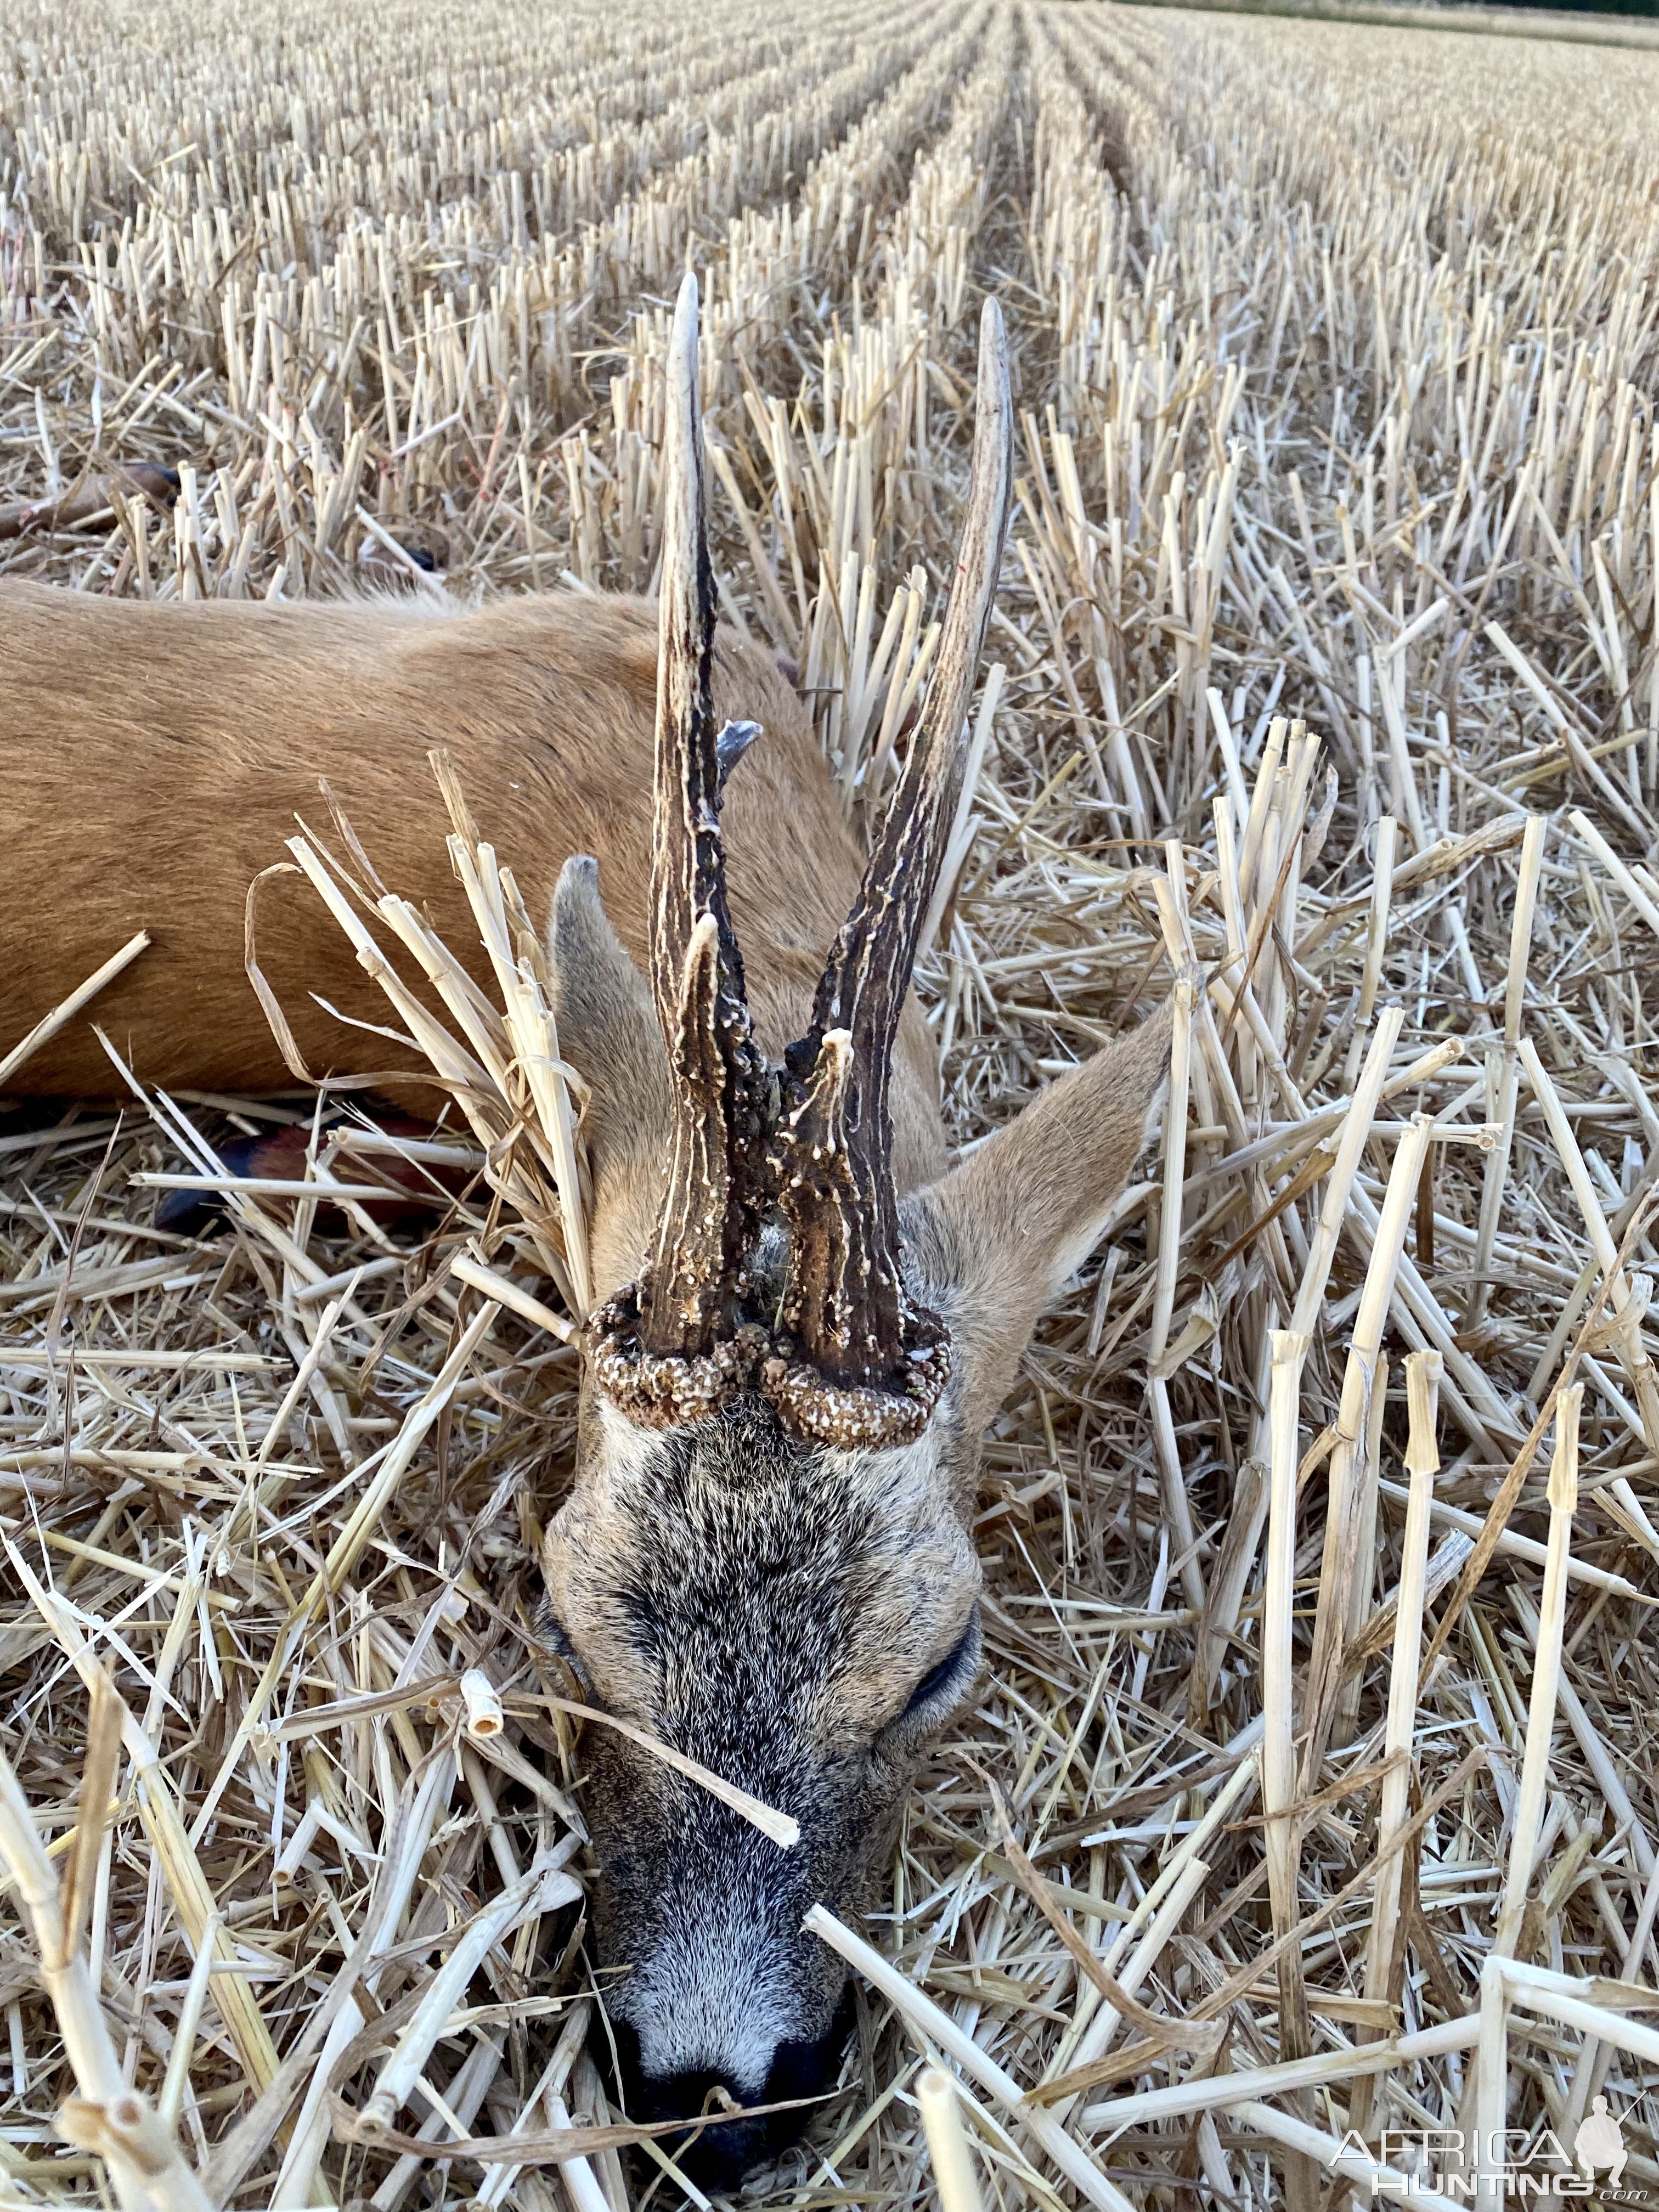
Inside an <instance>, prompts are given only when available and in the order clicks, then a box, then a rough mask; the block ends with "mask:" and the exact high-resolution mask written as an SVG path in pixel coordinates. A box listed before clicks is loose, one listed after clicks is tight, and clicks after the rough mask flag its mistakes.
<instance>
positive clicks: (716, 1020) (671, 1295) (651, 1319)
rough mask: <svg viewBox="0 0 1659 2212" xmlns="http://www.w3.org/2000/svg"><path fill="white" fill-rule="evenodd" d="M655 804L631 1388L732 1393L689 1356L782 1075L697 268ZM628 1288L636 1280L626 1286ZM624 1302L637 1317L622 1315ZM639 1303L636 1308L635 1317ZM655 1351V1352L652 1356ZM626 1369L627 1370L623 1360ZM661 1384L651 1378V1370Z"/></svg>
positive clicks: (722, 1314)
mask: <svg viewBox="0 0 1659 2212" xmlns="http://www.w3.org/2000/svg"><path fill="white" fill-rule="evenodd" d="M663 477H664V490H665V499H664V513H663V544H662V574H661V583H660V598H659V630H658V663H657V744H656V776H655V819H654V825H653V841H652V865H651V902H652V904H651V987H652V994H653V997H654V999H655V1000H656V1006H657V1017H658V1020H659V1023H660V1024H661V1027H662V1033H663V1037H664V1040H665V1042H666V1045H667V1048H668V1059H669V1067H670V1074H671V1083H672V1089H673V1099H674V1120H673V1131H672V1145H671V1153H670V1158H669V1163H668V1181H667V1188H666V1190H665V1194H664V1199H663V1205H662V1211H661V1212H660V1214H659V1217H658V1222H657V1229H656V1234H655V1236H654V1237H653V1242H652V1246H651V1250H650V1254H649V1256H648V1258H647V1261H646V1264H645V1267H644V1269H643V1271H642V1273H641V1277H640V1280H639V1284H638V1285H637V1289H636V1291H635V1294H634V1296H635V1300H636V1305H637V1324H636V1325H637V1353H636V1354H635V1356H634V1362H633V1364H634V1370H635V1371H634V1375H633V1381H632V1387H631V1388H630V1391H629V1395H631V1396H638V1395H639V1394H640V1392H641V1390H645V1391H646V1392H647V1395H650V1392H651V1389H652V1388H653V1387H654V1389H655V1390H656V1395H662V1394H663V1393H664V1392H666V1393H667V1396H668V1398H669V1400H670V1401H672V1403H671V1405H670V1406H668V1407H665V1409H664V1410H665V1411H672V1410H675V1409H676V1408H677V1407H678V1406H679V1404H680V1403H681V1401H685V1400H686V1398H687V1393H688V1389H689V1390H690V1398H691V1399H692V1400H693V1401H698V1402H701V1401H702V1399H703V1398H705V1397H709V1396H710V1395H711V1394H712V1400H711V1402H718V1399H719V1396H720V1395H721V1383H720V1377H719V1376H715V1375H714V1374H713V1373H709V1374H705V1375H703V1376H702V1382H701V1383H695V1382H694V1378H693V1377H692V1376H689V1375H688V1374H687V1373H685V1372H684V1371H682V1370H683V1369H684V1364H685V1363H688V1362H690V1363H691V1364H692V1365H693V1367H697V1366H700V1365H701V1364H704V1363H708V1362H709V1361H711V1360H714V1361H715V1364H717V1365H718V1366H719V1367H720V1370H722V1373H723V1372H724V1370H725V1368H726V1366H727V1364H729V1363H728V1362H727V1361H726V1359H724V1358H717V1355H719V1354H720V1352H721V1351H722V1348H723V1347H726V1346H729V1344H730V1341H731V1340H732V1338H733V1336H734V1334H736V1331H737V1329H738V1309H739V1307H740V1304H741V1302H742V1298H743V1295H744V1289H745V1286H746V1284H747V1279H748V1268H749V1263H750V1259H751V1257H752V1255H753V1253H754V1249H755V1246H756V1243H757V1238H758V1235H759V1231H760V1226H761V1220H762V1217H763V1214H764V1212H765V1211H766V1205H767V1200H766V1197H765V1194H764V1190H763V1188H762V1182H761V1176H762V1163H763V1152H764V1146H765V1139H766V1134H767V1130H768V1127H769V1122H770V1120H771V1101H772V1097H773V1095H774V1085H773V1078H772V1076H771V1073H770V1071H769V1068H768V1066H767V1065H766V1061H765V1060H764V1058H763V1056H762V1054H761V1053H760V1051H759V1049H758V1048H757V1046H756V1044H755V1042H754V1039H753V1037H752V1036H751V1034H750V1024H749V1009H748V1006H747V1003H746V1001H745V999H744V981H743V960H742V956H741V955H740V953H739V952H738V942H737V938H736V936H735V934H734V933H733V931H732V917H731V914H730V911H729V909H728V908H727V905H726V854H725V848H724V844H723V842H722V839H721V836H720V794H721V787H722V785H723V783H724V781H725V779H726V770H727V769H729V767H730V766H731V765H732V762H733V761H734V760H735V759H736V757H737V756H738V753H740V752H741V750H742V749H743V745H744V743H745V742H746V741H747V738H749V737H750V736H752V735H753V730H752V727H751V726H749V725H742V726H738V727H737V728H735V729H734V731H733V732H731V733H727V732H721V731H720V730H718V729H717V728H716V726H715V721H714V684H713V671H714V612H715V594H714V570H713V568H712V567H711V565H710V562H709V557H708V527H707V519H706V513H705V492H704V463H703V444H702V411H701V408H700V406H699V402H698V392H697V283H696V277H695V276H690V275H689V274H688V275H687V276H686V278H685V280H684V283H682V285H681V287H680V294H679V299H678V302H677V304H676V307H675V310H674V325H673V331H672V336H671V340H670V344H669V354H668V414H667V422H666V425H665V435H664V441H663ZM624 1295H626V1294H624ZM617 1318H622V1317H620V1316H618V1317H617ZM629 1318H631V1316H630V1317H629ZM639 1354H642V1355H643V1358H640V1357H638V1355H639ZM611 1367H612V1371H613V1376H615V1374H616V1373H617V1370H616V1364H615V1363H614V1362H613V1363H611ZM653 1376H654V1377H655V1384H654V1386H653V1384H652V1377H653Z"/></svg>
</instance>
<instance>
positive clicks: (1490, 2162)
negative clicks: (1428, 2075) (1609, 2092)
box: [1342, 2096, 1649, 2204]
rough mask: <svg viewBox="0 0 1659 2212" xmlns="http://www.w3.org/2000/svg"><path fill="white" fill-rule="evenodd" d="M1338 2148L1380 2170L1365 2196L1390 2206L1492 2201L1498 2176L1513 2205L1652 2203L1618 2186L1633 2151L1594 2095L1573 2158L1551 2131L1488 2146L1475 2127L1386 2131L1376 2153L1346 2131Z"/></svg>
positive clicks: (1501, 2138) (1498, 2136) (1499, 2135)
mask: <svg viewBox="0 0 1659 2212" xmlns="http://www.w3.org/2000/svg"><path fill="white" fill-rule="evenodd" d="M1342 2148H1343V2149H1344V2150H1345V2151H1346V2150H1352V2151H1357V2152H1358V2153H1359V2154H1361V2155H1362V2156H1364V2157H1366V2158H1368V2159H1375V2160H1376V2162H1377V2164H1378V2166H1381V2167H1382V2168H1383V2172H1380V2173H1378V2174H1377V2175H1376V2179H1375V2180H1374V2181H1372V2183H1371V2187H1370V2194H1371V2196H1372V2197H1373V2199H1375V2198H1377V2197H1386V2198H1388V2199H1389V2201H1390V2202H1392V2203H1401V2204H1409V2203H1427V2202H1428V2201H1429V2200H1430V2199H1431V2198H1434V2197H1439V2198H1442V2199H1444V2198H1446V2197H1450V2198H1451V2199H1452V2200H1453V2201H1454V2202H1468V2203H1474V2201H1475V2200H1476V2199H1477V2198H1481V2199H1490V2197H1492V2194H1493V2193H1494V2192H1493V2185H1494V2183H1495V2182H1496V2180H1497V2179H1498V2175H1499V2174H1501V2175H1502V2176H1503V2181H1504V2197H1505V2198H1506V2199H1507V2200H1508V2201H1510V2202H1514V2201H1516V2200H1518V2199H1522V2198H1525V2197H1597V2198H1599V2199H1600V2200H1601V2203H1618V2204H1639V2203H1646V2202H1648V2201H1649V2195H1648V2191H1645V2190H1638V2189H1626V2188H1624V2187H1622V2186H1621V2185H1622V2183H1623V2180H1624V2177H1625V2168H1626V2165H1627V2164H1628V2163H1629V2160H1630V2149H1629V2147H1628V2145H1627V2144H1626V2141H1625V2130H1624V2124H1623V2122H1622V2121H1621V2120H1620V2118H1618V2117H1617V2116H1616V2115H1615V2114H1614V2113H1613V2112H1610V2111H1609V2110H1608V2107H1607V2099H1606V2098H1605V2097H1603V2096H1598V2097H1596V2098H1595V2100H1594V2102H1593V2104H1592V2106H1591V2108H1590V2110H1589V2112H1587V2113H1586V2114H1585V2116H1584V2118H1583V2119H1582V2120H1581V2121H1580V2122H1579V2124H1578V2127H1577V2132H1576V2133H1575V2134H1574V2136H1573V2137H1572V2155H1571V2157H1569V2156H1568V2154H1567V2152H1566V2149H1565V2147H1564V2145H1563V2143H1562V2142H1561V2138H1560V2136H1559V2135H1557V2133H1556V2132H1555V2130H1554V2129H1553V2128H1543V2129H1539V2130H1533V2129H1529V2128H1504V2129H1501V2130H1496V2131H1494V2133H1493V2134H1492V2137H1491V2139H1490V2141H1487V2140H1486V2138H1485V2137H1483V2136H1477V2135H1476V2133H1475V2131H1474V2130H1472V2129H1471V2130H1464V2129H1462V2128H1389V2129H1386V2130H1384V2131H1383V2136H1382V2140H1381V2142H1380V2144H1379V2145H1377V2146H1376V2148H1372V2147H1371V2146H1370V2144H1367V2143H1364V2142H1361V2141H1360V2139H1359V2137H1358V2136H1357V2135H1354V2134H1353V2133H1352V2131H1350V2135H1349V2136H1348V2138H1347V2139H1346V2141H1345V2142H1344V2143H1343V2146H1342ZM1483 2153H1484V2155H1483Z"/></svg>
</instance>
